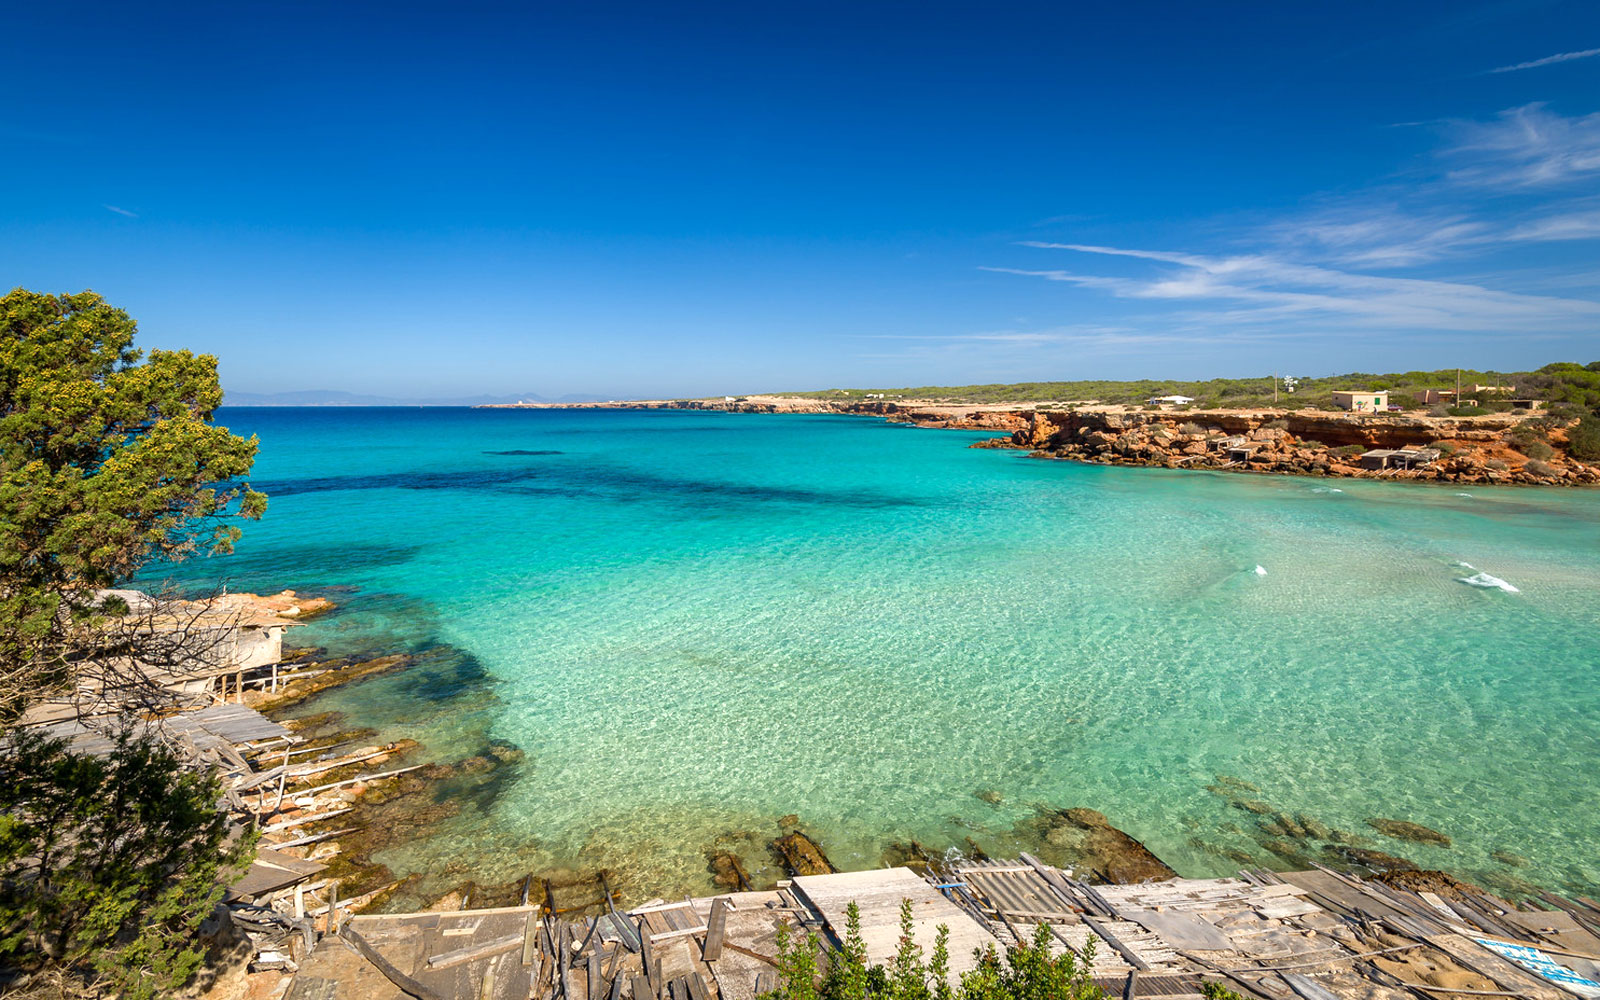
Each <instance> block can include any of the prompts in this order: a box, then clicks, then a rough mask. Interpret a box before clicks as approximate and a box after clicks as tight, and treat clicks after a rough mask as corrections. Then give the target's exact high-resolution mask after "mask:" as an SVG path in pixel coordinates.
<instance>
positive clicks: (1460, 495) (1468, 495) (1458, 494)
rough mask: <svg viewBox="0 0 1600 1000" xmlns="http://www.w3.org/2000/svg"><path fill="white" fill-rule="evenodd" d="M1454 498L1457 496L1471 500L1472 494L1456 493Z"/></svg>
mask: <svg viewBox="0 0 1600 1000" xmlns="http://www.w3.org/2000/svg"><path fill="white" fill-rule="evenodd" d="M1456 496H1458V497H1466V498H1467V499H1468V500H1471V499H1472V494H1471V493H1457V494H1456Z"/></svg>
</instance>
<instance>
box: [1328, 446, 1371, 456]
mask: <svg viewBox="0 0 1600 1000" xmlns="http://www.w3.org/2000/svg"><path fill="white" fill-rule="evenodd" d="M1366 450H1367V449H1366V448H1364V447H1362V446H1361V445H1359V444H1342V445H1340V446H1339V447H1337V448H1335V449H1333V453H1334V454H1335V455H1343V456H1345V457H1346V458H1353V457H1355V456H1356V455H1359V454H1361V453H1362V452H1364V451H1366Z"/></svg>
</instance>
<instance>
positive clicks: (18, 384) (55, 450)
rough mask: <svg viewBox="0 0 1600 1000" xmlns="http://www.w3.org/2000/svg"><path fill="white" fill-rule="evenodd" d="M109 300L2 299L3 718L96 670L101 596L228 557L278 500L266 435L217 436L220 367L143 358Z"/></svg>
mask: <svg viewBox="0 0 1600 1000" xmlns="http://www.w3.org/2000/svg"><path fill="white" fill-rule="evenodd" d="M134 332H135V326H134V322H133V320H132V319H131V318H129V316H128V314H127V313H125V312H123V311H122V310H120V309H115V308H113V307H111V306H109V305H107V304H106V303H105V302H104V301H103V300H102V299H101V298H100V297H99V296H98V295H95V294H94V293H92V292H83V293H81V294H78V295H41V294H38V293H35V292H29V291H25V290H23V289H20V288H19V289H16V290H14V291H12V292H10V293H8V294H6V295H4V296H0V511H4V513H5V516H4V517H3V518H0V723H8V722H10V721H12V720H14V719H16V718H17V717H18V716H20V714H21V712H22V710H23V709H24V708H25V707H26V704H27V703H28V701H29V700H30V698H33V697H35V696H37V695H38V694H39V693H41V691H43V690H46V689H51V688H59V687H61V686H62V685H64V684H66V683H68V682H69V681H70V679H71V675H72V672H73V669H74V665H75V664H77V663H81V662H84V661H85V658H86V657H85V654H84V650H83V648H82V644H83V643H84V642H85V641H87V639H86V637H88V636H92V635H93V633H94V626H95V622H96V614H95V612H94V609H93V608H92V607H91V602H90V597H91V595H92V592H93V590H94V589H95V588H99V587H109V586H114V585H116V584H118V583H120V582H123V581H125V580H127V579H128V578H129V577H131V576H132V575H133V574H134V573H135V572H137V571H138V569H139V568H140V567H141V566H144V565H145V564H146V563H149V562H151V561H154V560H177V559H182V558H184V557H186V556H188V555H190V554H193V553H196V552H220V551H227V550H228V549H229V548H230V547H231V545H232V544H233V542H234V540H235V539H236V538H237V537H238V533H239V529H238V528H237V527H234V526H233V525H232V524H230V523H229V522H230V521H231V520H233V519H236V518H240V517H244V518H255V517H259V516H260V515H261V513H262V511H263V510H264V509H265V507H266V498H265V497H264V496H262V495H261V494H259V493H254V492H251V491H250V489H249V488H248V486H244V485H238V484H237V480H238V479H239V478H240V477H242V476H245V475H247V474H248V473H249V471H250V465H251V462H252V461H253V460H254V458H255V453H256V440H255V438H250V439H249V440H246V439H244V438H240V437H236V436H234V435H232V434H230V433H228V429H227V428H225V427H217V426H214V425H212V423H211V416H212V413H213V412H214V411H215V410H216V408H217V406H218V405H219V404H220V403H221V402H222V389H221V387H220V385H219V383H218V381H217V362H216V359H215V358H213V357H211V356H209V355H195V354H191V353H190V352H188V351H152V352H150V355H149V357H148V358H145V357H143V356H142V354H141V352H139V351H138V350H135V349H134V347H133V337H134Z"/></svg>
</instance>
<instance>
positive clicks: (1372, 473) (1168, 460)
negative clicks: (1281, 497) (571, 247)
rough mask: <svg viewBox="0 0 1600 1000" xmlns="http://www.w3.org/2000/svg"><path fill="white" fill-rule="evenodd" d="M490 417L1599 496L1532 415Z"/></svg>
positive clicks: (815, 406)
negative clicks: (745, 431)
mask: <svg viewBox="0 0 1600 1000" xmlns="http://www.w3.org/2000/svg"><path fill="white" fill-rule="evenodd" d="M500 408H511V409H515V408H523V409H618V410H711V411H721V412H729V413H835V414H845V415H854V416H873V417H881V418H883V419H885V420H889V421H892V422H895V423H905V424H911V425H914V426H917V427H930V428H943V429H950V430H966V431H984V430H989V431H1003V432H1005V434H1006V435H1007V436H1005V437H1000V438H995V439H993V440H990V441H980V442H978V443H976V444H974V445H973V447H979V448H1014V449H1018V450H1023V451H1028V452H1030V453H1032V454H1033V455H1035V456H1037V457H1040V458H1057V459H1067V460H1071V461H1078V462H1088V463H1093V464H1097V465H1126V466H1146V467H1154V468H1167V469H1207V470H1215V471H1227V472H1253V473H1265V474H1278V475H1299V476H1332V477H1344V478H1356V479H1390V480H1398V481H1421V482H1436V483H1458V484H1484V485H1538V486H1593V485H1596V484H1600V466H1594V465H1589V464H1586V463H1583V462H1580V461H1578V460H1576V459H1574V458H1573V457H1572V456H1571V455H1570V454H1568V452H1567V448H1566V433H1565V430H1564V429H1563V428H1561V427H1558V426H1554V425H1552V424H1550V423H1547V422H1545V421H1544V420H1542V419H1541V415H1540V414H1538V413H1536V412H1530V411H1511V412H1508V413H1494V414H1487V415H1484V416H1475V417H1436V416H1430V415H1427V414H1423V413H1382V414H1367V413H1345V412H1340V411H1327V410H1290V409H1263V410H1192V411H1177V410H1155V411H1152V410H1138V409H1130V408H1128V407H1123V406H1071V407H1067V408H1042V407H1039V406H1036V405H1032V404H1024V403H1017V404H994V405H984V406H972V405H952V404H946V403H940V402H936V401H926V402H919V401H914V400H905V401H892V400H865V401H861V400H849V401H832V400H826V399H811V398H803V397H793V396H750V397H739V398H733V399H678V400H639V401H632V402H608V403H566V404H523V405H521V406H520V407H519V406H511V407H500ZM1380 449H1387V450H1401V449H1429V450H1433V451H1437V452H1438V454H1437V456H1435V457H1429V458H1428V459H1427V460H1426V461H1425V462H1423V463H1422V464H1420V465H1419V467H1416V468H1393V467H1389V468H1368V467H1365V466H1364V465H1363V462H1362V458H1361V456H1362V455H1363V454H1365V453H1367V452H1370V451H1374V450H1380ZM1530 452H1531V454H1530ZM1541 456H1542V457H1541ZM1408 461H1409V460H1408ZM1369 462H1371V460H1369ZM1384 464H1388V463H1384Z"/></svg>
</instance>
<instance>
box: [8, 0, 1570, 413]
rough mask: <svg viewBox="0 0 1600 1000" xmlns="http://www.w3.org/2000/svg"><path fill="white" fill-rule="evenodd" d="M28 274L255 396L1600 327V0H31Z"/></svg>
mask: <svg viewBox="0 0 1600 1000" xmlns="http://www.w3.org/2000/svg"><path fill="white" fill-rule="evenodd" d="M7 25H8V27H7V31H6V32H5V33H4V35H5V37H4V38H3V39H0V87H3V91H0V93H3V96H4V100H3V101H0V142H3V145H4V147H5V148H6V149H7V155H5V156H4V157H3V158H0V281H3V283H4V284H6V285H7V286H8V287H9V286H12V285H22V286H25V287H30V288H35V289H40V290H50V291H67V290H79V289H83V288H93V289H94V290H96V291H98V292H100V293H101V294H103V295H105V296H106V297H107V298H109V299H110V300H111V301H113V302H115V303H116V304H118V305H121V306H123V307H124V308H127V309H128V310H129V311H130V312H132V313H133V314H134V316H135V317H136V318H137V319H138V320H139V321H140V325H141V340H142V342H143V343H144V344H145V345H146V346H163V347H167V346H173V347H175V346H186V347H192V348H195V349H197V350H204V351H209V352H212V353H215V354H217V355H219V356H220V357H221V358H222V367H223V378H224V384H225V386H227V387H228V388H230V389H233V390H239V391H249V392H275V391H284V390H302V389H343V390H349V391H354V392H365V393H380V394H388V395H400V396H419V397H420V396H450V395H465V394H475V393H495V394H502V393H541V394H545V395H548V396H560V395H563V394H569V393H574V394H596V395H599V396H602V397H612V396H635V397H637V396H654V395H699V394H707V393H721V392H735V391H739V392H743V391H761V390H772V389H797V388H821V387H828V386H835V385H880V386H881V385H890V386H894V385H917V384H929V383H943V384H950V383H968V382H992V381H1019V380H1038V379H1071V378H1133V377H1164V376H1170V377H1185V378H1188V377H1211V376H1223V375H1250V374H1259V373H1264V372H1270V371H1274V370H1277V371H1280V372H1297V373H1300V374H1325V373H1330V372H1339V371H1351V370H1366V371H1373V370H1392V369H1408V368H1415V367H1430V368H1431V367H1443V366H1452V365H1456V364H1460V365H1464V366H1469V367H1480V368H1496V369H1515V368H1522V367H1528V366H1537V365H1540V364H1543V363H1545V362H1547V361H1551V360H1557V359H1571V360H1580V361H1589V360H1594V359H1596V358H1600V4H1595V3H1593V2H1560V0H1494V2H1466V0H1448V2H1444V0H1441V2H1411V3H1401V4H1396V3H1394V2H1393V0H1389V2H1385V3H1367V2H1360V0H1352V2H1345V3H1340V4H1294V3H1283V2H1281V0H1276V2H1261V3H1225V4H1220V5H1217V4H1211V5H1199V4H1189V3H1182V4H1180V3H1137V2H1127V3H1119V4H1093V5H1088V4H1083V5H1076V4H1062V3H1053V4H1038V5H1025V4H1001V5H978V4H941V3H915V4H913V3H904V4H870V3H854V4H830V3H809V4H803V5H781V6H780V5H771V4H749V3H741V4H732V3H728V4H693V3H682V4H656V3H652V4H618V3H593V4H560V5H556V4H527V3H522V4H506V5H500V4H490V3H481V2H471V0H469V2H456V3H451V4H448V5H444V4H440V5H423V4H410V3H404V2H398V3H385V4H382V5H376V4H375V5H371V6H366V5H362V4H356V3H342V4H325V3H276V4H271V5H259V4H252V3H237V4H207V5H194V6H180V5H143V4H138V5H135V4H115V5H111V4H107V5H83V4H72V3H59V4H36V5H28V6H24V5H21V4H13V5H11V9H10V10H9V11H8V13H7Z"/></svg>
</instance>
